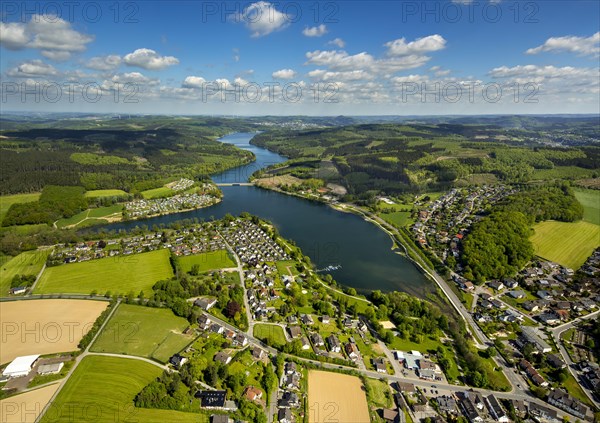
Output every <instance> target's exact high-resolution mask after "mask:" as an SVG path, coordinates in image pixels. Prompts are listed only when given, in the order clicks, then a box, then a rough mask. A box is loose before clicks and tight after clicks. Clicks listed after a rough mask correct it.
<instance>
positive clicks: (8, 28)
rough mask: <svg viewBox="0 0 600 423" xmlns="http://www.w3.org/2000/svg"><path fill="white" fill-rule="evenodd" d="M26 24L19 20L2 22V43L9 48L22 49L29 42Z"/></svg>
mask: <svg viewBox="0 0 600 423" xmlns="http://www.w3.org/2000/svg"><path fill="white" fill-rule="evenodd" d="M29 39H30V37H29V35H28V34H27V31H26V26H25V25H24V24H21V23H18V22H10V23H4V22H0V45H2V46H3V47H5V48H7V49H9V50H20V49H22V48H24V47H25V46H26V45H27V43H28V42H29Z"/></svg>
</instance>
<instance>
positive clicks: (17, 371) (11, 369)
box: [2, 354, 40, 377]
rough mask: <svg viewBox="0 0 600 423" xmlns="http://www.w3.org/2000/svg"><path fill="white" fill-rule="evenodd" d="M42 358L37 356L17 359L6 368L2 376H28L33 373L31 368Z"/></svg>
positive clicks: (25, 356)
mask: <svg viewBox="0 0 600 423" xmlns="http://www.w3.org/2000/svg"><path fill="white" fill-rule="evenodd" d="M39 357H40V355H39V354H37V355H24V356H22V357H17V358H15V359H14V360H13V361H11V363H10V364H9V365H8V366H6V369H4V371H3V372H2V376H5V377H21V376H27V375H28V374H29V372H30V371H31V368H32V367H33V365H34V364H35V362H36V361H37V359H38V358H39Z"/></svg>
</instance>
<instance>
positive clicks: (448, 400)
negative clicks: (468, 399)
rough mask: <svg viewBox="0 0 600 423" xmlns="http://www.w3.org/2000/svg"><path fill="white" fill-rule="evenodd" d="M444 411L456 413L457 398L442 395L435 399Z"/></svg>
mask: <svg viewBox="0 0 600 423" xmlns="http://www.w3.org/2000/svg"><path fill="white" fill-rule="evenodd" d="M435 401H436V402H437V404H438V407H439V409H440V411H441V412H442V413H445V414H455V413H456V411H457V408H456V400H455V399H454V397H452V396H450V395H442V396H439V397H437V398H436V399H435Z"/></svg>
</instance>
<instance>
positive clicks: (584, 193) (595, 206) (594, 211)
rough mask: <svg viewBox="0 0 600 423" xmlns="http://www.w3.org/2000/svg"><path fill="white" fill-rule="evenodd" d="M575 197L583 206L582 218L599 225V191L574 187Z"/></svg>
mask: <svg viewBox="0 0 600 423" xmlns="http://www.w3.org/2000/svg"><path fill="white" fill-rule="evenodd" d="M575 197H577V200H579V202H580V203H581V205H582V206H583V220H585V221H586V222H590V223H593V224H595V225H600V191H598V190H594V189H576V190H575Z"/></svg>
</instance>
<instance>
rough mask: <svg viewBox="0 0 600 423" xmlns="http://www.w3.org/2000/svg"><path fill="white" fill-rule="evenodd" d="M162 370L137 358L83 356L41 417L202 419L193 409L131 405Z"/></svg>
mask: <svg viewBox="0 0 600 423" xmlns="http://www.w3.org/2000/svg"><path fill="white" fill-rule="evenodd" d="M161 373H162V370H161V369H160V368H159V367H156V366H154V365H152V364H149V363H145V362H143V361H139V360H132V359H126V358H117V357H100V356H89V357H85V358H84V359H83V360H82V361H81V363H80V364H79V366H78V367H77V369H75V372H73V374H72V375H71V377H70V378H69V380H68V381H67V383H66V385H65V386H64V387H63V389H62V390H61V391H60V393H59V394H58V396H57V397H56V398H55V400H54V402H53V404H52V406H51V407H50V408H49V409H48V411H47V412H46V414H45V415H44V416H43V417H42V419H41V421H42V422H52V423H60V422H73V421H94V422H97V423H103V422H104V423H113V422H115V421H139V422H144V423H151V422H156V423H162V422H175V421H177V422H198V421H202V416H201V415H199V414H196V413H183V412H180V411H170V410H158V409H147V408H135V407H134V405H133V399H134V398H135V396H136V395H137V394H138V393H139V392H140V391H141V390H142V388H144V386H146V385H147V384H148V383H150V382H151V381H152V380H153V379H155V378H156V377H157V376H159V375H160V374H161Z"/></svg>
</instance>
